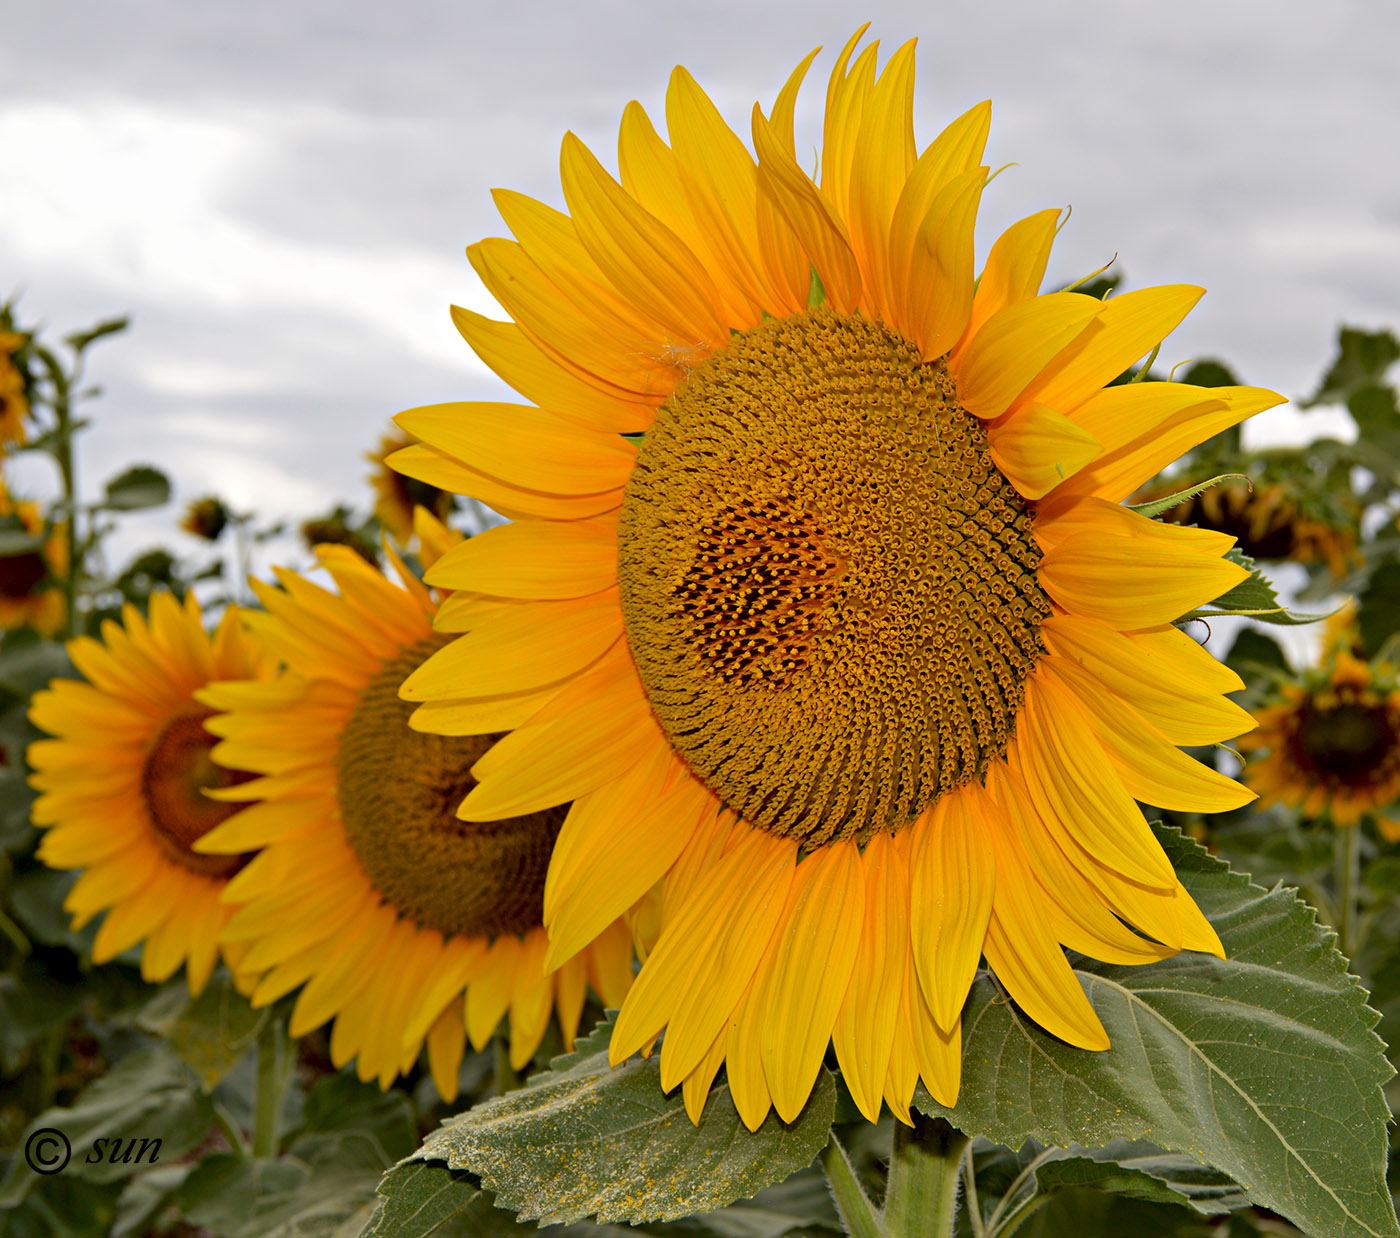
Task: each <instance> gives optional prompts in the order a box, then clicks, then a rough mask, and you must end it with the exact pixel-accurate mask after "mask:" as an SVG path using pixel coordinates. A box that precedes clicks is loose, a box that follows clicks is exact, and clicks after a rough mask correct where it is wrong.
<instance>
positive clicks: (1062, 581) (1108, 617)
mask: <svg viewBox="0 0 1400 1238" xmlns="http://www.w3.org/2000/svg"><path fill="white" fill-rule="evenodd" d="M1091 504H1092V505H1094V507H1093V510H1092V512H1091V513H1090V514H1089V518H1088V519H1086V521H1085V523H1084V524H1083V525H1082V526H1059V523H1058V522H1054V521H1052V522H1047V523H1046V524H1037V526H1036V537H1037V540H1038V541H1039V542H1040V544H1041V546H1042V548H1043V549H1044V550H1045V558H1044V559H1043V560H1042V561H1041V565H1040V569H1039V571H1038V573H1037V576H1038V579H1039V580H1040V583H1041V584H1042V585H1043V586H1044V588H1045V591H1046V592H1047V593H1048V594H1049V595H1050V596H1051V597H1052V598H1053V599H1054V600H1055V601H1056V602H1058V603H1059V604H1060V605H1061V606H1062V607H1064V608H1065V609H1066V610H1067V611H1070V612H1071V613H1073V614H1078V615H1085V616H1088V617H1089V618H1092V619H1101V620H1102V621H1103V622H1104V623H1107V624H1110V625H1111V626H1113V627H1116V628H1119V629H1124V628H1127V629H1131V628H1144V627H1151V626H1153V625H1155V624H1161V623H1171V622H1172V621H1173V620H1175V619H1179V618H1180V617H1181V616H1182V615H1184V614H1186V613H1187V612H1189V611H1191V610H1194V609H1195V608H1196V607H1198V606H1203V605H1205V604H1206V603H1207V602H1210V601H1213V600H1214V599H1215V598H1218V597H1220V596H1221V595H1222V594H1224V593H1228V592H1229V591H1230V590H1231V589H1232V588H1234V587H1235V586H1236V585H1237V584H1239V583H1240V582H1241V581H1243V580H1246V579H1248V577H1249V573H1248V572H1247V571H1246V570H1245V569H1244V568H1243V567H1241V566H1240V565H1239V564H1237V563H1231V562H1229V561H1228V560H1226V559H1223V558H1219V557H1217V556H1218V555H1219V554H1220V553H1222V551H1221V550H1220V549H1219V548H1218V547H1219V546H1220V545H1221V544H1222V543H1223V544H1226V545H1228V543H1229V542H1232V541H1233V539H1229V538H1225V537H1224V535H1221V534H1211V533H1210V532H1209V531H1208V530H1204V529H1185V528H1182V527H1181V526H1179V525H1168V524H1161V523H1159V522H1157V521H1155V520H1148V519H1147V518H1146V517H1144V516H1140V515H1138V513H1137V512H1134V511H1130V510H1129V509H1128V508H1126V507H1118V506H1115V505H1114V504H1112V503H1106V502H1104V501H1103V500H1102V499H1083V500H1080V503H1079V506H1080V507H1082V508H1086V507H1087V506H1088V505H1091ZM1066 527H1068V528H1072V529H1073V531H1070V532H1068V535H1067V536H1064V537H1063V540H1058V537H1059V535H1060V533H1061V528H1066ZM1208 539H1217V540H1214V541H1211V540H1208Z"/></svg>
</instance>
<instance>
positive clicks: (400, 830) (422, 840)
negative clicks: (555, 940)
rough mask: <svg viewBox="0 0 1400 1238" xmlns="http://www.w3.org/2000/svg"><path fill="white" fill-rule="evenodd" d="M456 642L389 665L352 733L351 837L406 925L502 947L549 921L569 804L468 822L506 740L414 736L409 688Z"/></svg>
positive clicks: (345, 777)
mask: <svg viewBox="0 0 1400 1238" xmlns="http://www.w3.org/2000/svg"><path fill="white" fill-rule="evenodd" d="M450 639H451V637H446V636H441V637H429V638H427V639H426V640H423V641H419V642H418V643H417V644H414V645H409V646H406V647H405V648H403V649H402V650H401V651H400V652H399V653H398V654H396V655H394V656H392V657H389V658H387V659H385V661H384V663H383V665H382V666H381V668H380V670H379V671H378V672H377V673H376V674H375V675H374V676H373V678H371V679H370V681H369V682H368V683H367V684H366V685H365V687H364V688H363V689H362V690H361V692H360V697H359V701H358V702H357V703H356V705H355V708H354V710H353V712H352V713H351V715H350V719H349V721H348V723H347V724H346V726H345V730H344V731H343V733H342V734H341V739H340V751H339V754H338V757H337V767H338V777H337V783H338V790H339V797H340V812H341V818H342V821H343V823H344V826H345V836H346V839H347V840H348V841H349V843H350V846H351V848H352V849H353V850H354V852H355V855H356V857H357V858H358V859H359V861H360V865H361V867H363V869H364V871H365V875H366V876H368V877H369V879H370V882H371V884H372V885H373V886H374V888H375V890H376V891H377V892H378V893H379V894H380V896H381V897H382V898H383V899H384V900H385V901H386V902H387V903H389V904H390V905H391V906H392V907H393V908H394V909H395V910H396V911H397V912H398V913H399V914H400V915H402V916H404V917H405V918H407V919H410V920H414V921H416V922H417V923H419V924H421V925H425V926H427V927H430V928H436V929H439V930H441V931H442V932H443V933H448V934H463V935H467V936H484V937H495V936H497V935H499V934H502V933H525V932H527V931H529V930H530V929H532V928H537V927H538V926H539V925H540V924H541V923H542V920H543V905H544V879H545V873H546V871H547V870H548V868H549V856H550V853H551V851H553V849H554V840H555V838H557V837H558V834H559V827H560V826H561V825H562V824H563V822H564V817H565V816H566V815H567V813H568V805H564V806H563V807H559V808H551V809H548V810H546V811H544V812H539V813H533V814H531V815H530V816H527V817H515V818H511V819H509V820H506V821H479V822H478V821H459V820H458V819H457V806H458V805H459V804H460V803H461V802H462V800H463V799H464V798H465V797H466V794H467V792H468V791H470V790H471V789H472V788H473V787H474V786H476V781H475V779H473V778H472V776H471V773H470V770H471V767H472V766H473V765H474V764H476V762H477V760H478V759H480V757H481V756H482V754H483V753H485V752H486V750H487V749H488V748H490V747H491V745H492V744H494V743H495V742H496V741H497V740H498V739H500V736H499V735H478V736H468V737H465V738H459V737H455V736H444V735H429V734H425V733H423V732H421V731H414V730H411V729H410V728H409V725H408V717H409V715H410V714H411V713H412V712H413V708H414V707H413V705H411V704H409V703H408V702H406V701H401V700H400V699H399V686H400V685H401V684H402V683H403V681H404V680H405V679H407V678H408V676H409V675H410V674H412V673H413V672H414V671H415V670H417V669H418V667H419V666H421V665H422V664H423V662H425V661H426V660H427V659H428V657H429V655H430V654H432V653H434V652H436V651H437V650H438V649H440V648H441V647H442V646H443V645H444V644H445V643H446V642H447V641H448V640H450Z"/></svg>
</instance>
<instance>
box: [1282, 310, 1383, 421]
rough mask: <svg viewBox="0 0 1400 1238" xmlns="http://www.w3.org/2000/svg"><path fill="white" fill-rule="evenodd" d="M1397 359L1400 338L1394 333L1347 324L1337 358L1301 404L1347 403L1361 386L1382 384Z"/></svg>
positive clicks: (1341, 335)
mask: <svg viewBox="0 0 1400 1238" xmlns="http://www.w3.org/2000/svg"><path fill="white" fill-rule="evenodd" d="M1397 360H1400V340H1397V339H1396V338H1395V336H1394V335H1393V334H1391V332H1389V331H1360V330H1357V328H1355V327H1343V328H1342V329H1341V330H1340V331H1339V332H1338V335H1337V359H1336V360H1335V361H1334V362H1332V368H1331V369H1329V370H1328V371H1327V374H1326V376H1325V377H1324V378H1323V380H1322V385H1321V386H1320V387H1319V388H1318V389H1317V391H1316V393H1314V394H1313V395H1312V396H1310V397H1309V398H1308V399H1306V400H1303V401H1301V402H1300V403H1301V406H1302V407H1303V408H1312V407H1313V406H1314V405H1316V404H1345V403H1346V402H1347V400H1348V399H1349V398H1350V396H1351V394H1352V392H1354V391H1356V390H1357V389H1358V388H1360V387H1366V386H1372V385H1375V384H1377V383H1379V382H1380V381H1381V379H1383V378H1384V377H1385V372H1386V370H1388V369H1389V368H1390V367H1391V365H1393V364H1394V363H1395V361H1397Z"/></svg>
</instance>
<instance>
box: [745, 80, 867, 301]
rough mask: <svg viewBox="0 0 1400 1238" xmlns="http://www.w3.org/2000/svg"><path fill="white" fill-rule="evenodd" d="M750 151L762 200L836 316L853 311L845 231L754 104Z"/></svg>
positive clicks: (854, 273) (857, 288)
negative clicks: (792, 239)
mask: <svg viewBox="0 0 1400 1238" xmlns="http://www.w3.org/2000/svg"><path fill="white" fill-rule="evenodd" d="M753 141H754V150H755V151H757V153H758V177H759V185H760V187H761V190H762V193H763V195H764V197H766V198H767V199H768V200H769V201H770V202H772V204H773V205H774V206H776V207H777V209H778V212H779V214H780V215H781V216H782V217H783V218H784V219H786V221H787V223H788V225H789V226H790V227H791V228H792V230H793V232H794V233H796V235H797V238H798V240H799V242H800V243H801V245H802V248H803V250H804V252H805V253H806V254H807V257H808V259H809V261H810V262H811V264H812V266H813V267H815V268H816V271H817V274H818V276H820V278H821V281H822V287H823V288H824V289H825V291H826V299H827V302H828V304H830V305H831V307H832V308H833V309H834V310H835V311H836V312H837V313H838V314H851V313H854V312H855V309H856V307H857V305H858V304H859V303H860V293H861V279H860V267H859V264H858V263H857V262H856V256H855V253H854V252H853V251H852V249H851V244H850V241H849V240H848V239H847V237H846V230H845V228H844V226H843V225H842V224H841V222H840V219H839V217H838V216H837V215H836V213H835V212H834V210H833V208H832V206H831V204H830V203H829V202H828V201H827V200H826V199H825V198H824V197H823V196H822V192H821V190H819V189H818V188H817V187H816V186H815V185H814V184H812V182H811V181H810V180H809V179H808V178H807V175H806V173H804V172H803V171H802V169H801V168H800V167H798V166H797V160H796V159H794V158H793V157H792V155H791V154H789V152H788V151H786V150H785V149H784V148H783V145H782V143H781V142H780V141H779V140H778V138H777V137H776V136H775V135H774V134H773V132H772V129H771V127H770V125H769V123H768V122H767V121H765V120H764V119H763V113H762V112H760V111H759V109H758V105H757V104H755V105H754V110H753Z"/></svg>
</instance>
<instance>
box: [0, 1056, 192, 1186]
mask: <svg viewBox="0 0 1400 1238" xmlns="http://www.w3.org/2000/svg"><path fill="white" fill-rule="evenodd" d="M212 1116H213V1111H212V1107H211V1102H210V1101H209V1099H208V1097H206V1096H205V1095H204V1094H203V1093H202V1092H201V1090H200V1088H199V1084H198V1081H197V1080H196V1079H195V1077H194V1075H193V1074H192V1073H191V1071H190V1070H189V1068H188V1067H187V1066H186V1065H185V1064H184V1063H183V1062H182V1061H181V1060H180V1059H179V1058H178V1057H177V1056H176V1055H175V1054H174V1053H173V1052H172V1051H171V1050H170V1049H168V1048H165V1047H164V1046H163V1045H160V1044H156V1045H154V1046H153V1047H151V1048H149V1049H143V1050H141V1051H140V1052H137V1053H133V1054H131V1055H129V1056H128V1057H125V1058H123V1059H122V1060H121V1061H120V1062H118V1063H117V1064H116V1065H115V1066H114V1067H112V1069H111V1070H110V1071H109V1072H108V1073H107V1074H106V1075H104V1076H103V1077H102V1078H100V1079H99V1080H98V1081H97V1082H96V1083H94V1084H93V1085H92V1086H91V1087H90V1088H88V1089H87V1091H86V1092H84V1093H83V1095H82V1096H81V1097H79V1099H78V1100H77V1102H76V1103H75V1104H74V1105H72V1106H71V1107H62V1106H55V1107H53V1108H51V1109H46V1110H45V1111H44V1112H43V1113H41V1114H40V1115H39V1116H38V1117H37V1118H35V1119H34V1121H33V1122H31V1123H30V1124H29V1126H28V1128H27V1129H26V1130H25V1133H24V1139H28V1138H29V1137H30V1136H31V1135H33V1134H34V1133H35V1132H36V1131H39V1130H42V1129H44V1128H52V1129H55V1130H59V1131H62V1132H63V1134H64V1135H65V1136H67V1138H68V1141H69V1143H70V1144H71V1145H72V1160H71V1161H70V1162H69V1164H68V1167H67V1169H65V1170H64V1174H65V1175H71V1176H73V1177H76V1178H85V1179H87V1180H88V1181H91V1182H116V1181H119V1180H121V1179H123V1178H127V1177H129V1176H130V1175H131V1173H132V1162H131V1161H130V1160H129V1159H127V1160H124V1159H121V1157H122V1156H125V1155H126V1154H127V1153H129V1152H131V1148H130V1146H129V1144H127V1143H126V1141H128V1140H130V1139H132V1138H135V1139H137V1140H152V1141H154V1140H157V1139H158V1140H160V1141H161V1142H160V1147H159V1151H158V1155H159V1157H160V1159H161V1160H162V1161H173V1160H177V1159H178V1158H180V1157H181V1156H183V1155H184V1154H185V1153H187V1152H189V1151H190V1150H191V1149H192V1148H194V1147H195V1146H196V1145H197V1144H198V1143H199V1142H200V1140H201V1139H203V1138H204V1134H205V1132H206V1131H207V1130H208V1129H209V1122H210V1119H211V1118H212ZM24 1139H22V1140H21V1145H22V1144H23V1142H24ZM99 1140H102V1141H104V1143H103V1144H102V1145H99V1144H98V1141H99ZM113 1140H120V1141H122V1146H121V1148H120V1155H119V1157H118V1159H117V1160H116V1161H115V1162H114V1161H113V1160H112V1159H111V1156H112V1155H113V1154H114V1149H113V1147H112V1141H113ZM138 1151H139V1149H138ZM37 1181H39V1175H38V1174H36V1173H34V1171H33V1170H32V1169H30V1168H29V1167H28V1165H26V1164H25V1162H24V1161H23V1159H20V1158H17V1159H15V1160H13V1161H11V1162H10V1167H9V1169H8V1171H7V1172H6V1174H5V1176H4V1178H3V1180H0V1207H4V1206H5V1205H7V1204H15V1203H18V1202H19V1201H20V1200H21V1199H23V1198H24V1196H25V1195H26V1194H28V1192H29V1191H30V1190H31V1189H32V1188H33V1187H34V1185H35V1183H36V1182H37Z"/></svg>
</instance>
